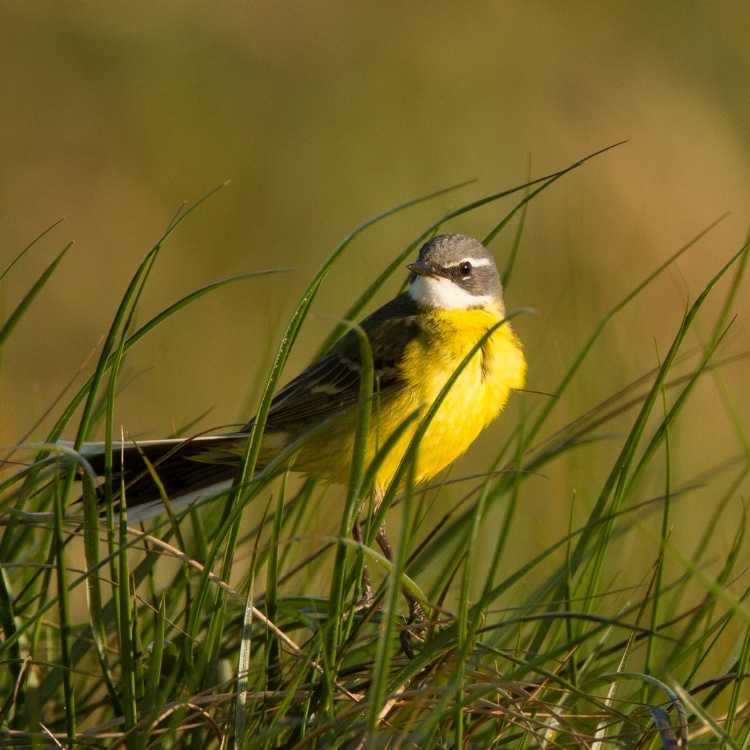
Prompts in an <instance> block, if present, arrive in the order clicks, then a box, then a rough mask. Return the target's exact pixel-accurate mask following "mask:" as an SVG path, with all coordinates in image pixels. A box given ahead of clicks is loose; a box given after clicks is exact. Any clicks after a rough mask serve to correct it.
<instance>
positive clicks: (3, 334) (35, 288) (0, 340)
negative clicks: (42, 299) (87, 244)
mask: <svg viewBox="0 0 750 750" xmlns="http://www.w3.org/2000/svg"><path fill="white" fill-rule="evenodd" d="M71 247H73V243H72V242H70V243H68V244H67V245H66V246H65V247H64V248H63V250H62V251H61V252H60V253H59V254H58V255H57V256H56V257H55V259H54V260H53V261H52V263H50V264H49V265H48V266H47V268H45V269H44V271H43V272H42V274H41V276H39V278H38V279H37V280H36V281H35V282H34V284H33V285H32V287H31V289H29V291H28V292H26V294H25V295H24V297H23V299H22V300H21V301H20V302H19V303H18V305H16V307H15V309H14V310H13V312H11V314H10V315H9V316H8V317H7V319H6V320H5V321H4V322H3V324H2V325H0V349H2V347H3V345H4V344H5V342H6V340H7V338H8V336H10V334H11V333H12V332H13V329H14V328H15V327H16V326H17V325H18V323H19V321H20V320H21V318H22V317H23V315H24V313H25V312H26V310H28V309H29V307H30V305H31V303H32V302H33V301H34V300H35V299H36V297H37V295H38V294H39V292H41V291H42V289H44V287H45V286H46V284H47V282H48V281H49V280H50V278H51V276H52V274H53V273H54V272H55V271H56V270H57V267H58V266H59V265H60V261H62V259H63V258H64V257H65V255H66V253H67V252H68V250H70V248H71Z"/></svg>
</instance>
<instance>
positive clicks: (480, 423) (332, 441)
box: [295, 309, 526, 490]
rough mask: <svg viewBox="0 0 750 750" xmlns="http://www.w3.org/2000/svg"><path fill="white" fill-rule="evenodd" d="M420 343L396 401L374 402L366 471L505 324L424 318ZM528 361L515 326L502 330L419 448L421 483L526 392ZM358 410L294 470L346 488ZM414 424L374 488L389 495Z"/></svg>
mask: <svg viewBox="0 0 750 750" xmlns="http://www.w3.org/2000/svg"><path fill="white" fill-rule="evenodd" d="M424 315H425V316H426V319H425V321H424V325H422V326H421V328H422V330H423V335H420V336H418V337H416V338H415V339H413V340H412V341H411V342H410V343H409V344H408V345H407V347H406V349H405V351H404V355H403V357H402V359H401V362H400V363H399V365H398V366H399V368H400V370H401V378H402V380H403V381H404V383H405V385H404V386H403V387H401V388H399V390H398V392H397V393H396V394H395V395H389V396H387V397H385V396H384V397H383V399H382V401H381V400H379V399H377V398H376V402H375V406H374V408H373V414H372V425H371V429H370V437H369V440H368V447H367V455H366V460H367V464H368V465H369V464H370V462H371V461H372V460H373V458H374V457H375V456H376V454H377V453H378V450H379V449H380V448H381V447H383V446H384V445H385V444H386V442H387V441H388V438H389V437H390V436H391V435H392V434H393V433H394V432H395V431H396V430H398V429H399V427H401V426H402V424H403V422H404V420H405V419H406V418H407V417H408V416H409V415H411V414H413V413H414V412H415V411H418V413H419V414H420V415H421V416H424V415H425V414H426V412H427V411H428V409H429V407H430V406H431V405H432V404H433V402H434V401H435V399H436V398H437V396H438V394H439V393H440V392H441V390H442V389H443V387H444V386H445V384H446V381H447V380H448V379H449V378H450V377H451V375H452V374H453V373H454V372H455V371H456V369H457V368H458V367H459V366H460V364H461V363H462V362H463V360H464V359H465V357H466V355H467V354H468V353H469V352H470V351H471V349H472V348H473V347H474V346H476V344H477V343H478V342H479V340H480V339H481V338H482V337H483V336H484V335H485V334H486V333H487V331H488V330H489V329H490V328H492V327H493V326H494V325H496V324H497V323H498V322H499V321H500V320H501V319H502V318H501V316H500V313H499V312H495V311H489V310H485V309H470V310H440V311H438V310H435V311H431V312H429V313H428V312H425V313H424ZM525 375H526V360H525V358H524V356H523V349H522V348H521V344H520V342H519V340H518V338H517V337H516V335H515V334H514V333H513V330H512V329H511V326H510V324H508V323H504V324H503V325H502V326H500V327H499V328H498V329H497V330H496V331H495V332H494V333H493V334H492V336H490V338H489V339H487V341H486V342H485V344H484V345H483V347H482V348H481V350H479V351H477V353H476V354H475V355H474V356H473V357H472V359H471V360H470V362H469V363H468V365H467V366H466V367H465V368H464V369H463V370H462V371H461V374H460V375H459V376H458V378H457V380H456V381H455V382H454V383H453V386H452V387H451V389H450V391H449V392H448V394H447V395H446V397H445V399H444V400H443V401H442V403H441V405H440V408H439V409H438V411H437V412H436V414H435V415H434V417H433V418H432V421H431V422H430V424H429V427H428V429H427V431H426V433H425V434H424V436H423V438H422V440H421V441H420V443H419V448H418V453H417V463H416V475H415V479H416V481H417V482H418V483H419V482H424V481H426V480H428V479H429V478H430V477H433V476H435V474H437V473H438V472H440V471H441V470H442V469H444V468H445V467H446V466H447V465H448V464H450V463H451V462H452V461H455V460H456V459H457V458H458V457H459V456H460V455H461V454H462V453H464V452H465V451H466V450H467V448H469V446H470V445H471V444H472V443H473V442H474V440H475V439H476V437H477V436H478V435H479V433H480V432H481V431H482V430H483V429H484V428H485V427H486V426H487V425H488V424H489V423H490V422H491V421H492V420H493V419H495V417H497V415H498V414H499V413H500V411H502V409H503V407H504V406H505V404H506V403H507V401H508V396H509V395H510V392H511V390H512V389H514V388H521V387H523V384H524V380H525ZM354 412H355V410H350V411H349V412H348V413H347V414H344V415H342V417H341V419H339V420H335V421H334V422H333V423H331V424H329V425H328V427H327V429H326V430H325V431H324V433H323V434H322V435H320V437H316V438H314V439H313V440H312V441H311V442H310V443H309V444H308V445H306V446H305V447H304V448H303V449H302V451H301V453H300V455H299V456H298V460H297V462H296V464H295V466H296V468H298V469H299V470H301V471H305V472H307V473H311V474H317V475H319V476H322V477H326V478H328V479H329V480H331V481H334V482H341V483H345V482H346V481H347V480H348V475H349V470H350V464H351V455H352V449H353V442H354V427H355V417H356V415H355V413H354ZM419 422H420V419H415V420H413V421H412V422H411V424H410V426H409V427H408V428H407V429H406V430H404V432H403V433H402V435H401V436H400V437H399V439H398V441H397V442H396V443H395V444H394V445H393V447H392V448H391V450H390V451H389V452H388V453H387V455H386V456H385V458H384V459H383V460H382V463H381V464H380V467H379V469H378V471H377V475H376V484H377V486H378V488H379V489H380V490H385V489H386V488H387V487H388V485H389V484H390V482H391V480H392V479H393V476H394V475H395V473H396V471H397V469H398V467H399V464H400V463H401V460H402V459H403V457H404V454H405V453H406V451H407V450H408V448H409V444H410V443H411V440H412V438H413V436H414V433H415V431H416V430H417V428H418V425H419Z"/></svg>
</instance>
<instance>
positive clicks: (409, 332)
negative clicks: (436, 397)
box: [267, 294, 421, 432]
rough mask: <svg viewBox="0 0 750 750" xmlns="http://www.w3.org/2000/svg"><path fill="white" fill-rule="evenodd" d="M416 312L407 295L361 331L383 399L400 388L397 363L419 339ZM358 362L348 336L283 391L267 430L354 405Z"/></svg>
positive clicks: (367, 320) (352, 335)
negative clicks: (415, 339)
mask: <svg viewBox="0 0 750 750" xmlns="http://www.w3.org/2000/svg"><path fill="white" fill-rule="evenodd" d="M420 321H421V317H420V316H419V315H418V308H417V307H416V305H415V304H414V302H413V301H412V300H411V298H410V297H408V296H407V295H405V294H402V295H400V296H398V297H396V298H395V299H394V300H392V301H391V302H389V303H387V304H386V305H384V306H383V307H381V308H380V309H379V310H377V311H376V312H375V313H373V314H372V315H371V316H369V317H368V318H365V319H364V320H363V321H362V323H361V325H362V328H363V329H364V331H365V333H366V334H367V337H368V338H369V340H370V346H371V347H372V353H373V360H374V367H375V379H376V388H377V390H378V392H379V393H380V394H381V395H385V394H387V393H388V392H390V391H393V390H395V389H398V388H399V387H400V386H401V385H403V376H402V374H401V371H400V368H399V363H400V361H401V358H402V356H403V352H404V349H405V347H406V346H407V344H409V342H410V341H412V340H413V339H414V338H415V337H417V336H419V335H420V333H421V328H420ZM361 364H362V363H361V357H360V350H359V341H358V339H357V335H356V334H355V333H354V332H353V331H350V332H349V333H347V334H345V335H344V336H342V337H341V339H339V341H338V342H337V343H336V344H335V345H334V347H333V348H332V349H331V351H330V352H329V353H328V354H326V355H325V356H324V357H323V358H322V359H320V360H318V361H317V362H315V363H313V364H312V365H310V366H309V367H308V368H307V369H306V370H303V372H301V373H300V374H299V375H298V376H297V377H296V378H295V379H294V380H292V381H291V382H290V383H288V384H287V385H286V386H285V387H284V388H282V389H281V390H280V391H279V393H278V394H277V395H276V397H275V398H274V400H273V403H272V404H271V411H270V413H269V416H268V426H267V430H269V431H271V432H275V431H281V432H283V431H290V430H294V428H295V427H298V426H299V425H300V424H301V423H305V424H307V425H308V426H310V422H311V421H314V420H316V419H324V418H327V417H330V416H332V415H334V414H336V413H339V412H341V411H344V410H345V409H348V408H350V407H352V406H353V405H354V404H356V403H357V400H358V398H359V380H360V371H361Z"/></svg>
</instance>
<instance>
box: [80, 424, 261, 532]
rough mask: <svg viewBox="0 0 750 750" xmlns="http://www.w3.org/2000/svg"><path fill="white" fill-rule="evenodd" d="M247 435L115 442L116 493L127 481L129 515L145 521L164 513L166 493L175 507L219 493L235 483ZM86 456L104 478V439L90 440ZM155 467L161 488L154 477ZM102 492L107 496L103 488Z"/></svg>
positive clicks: (131, 518)
mask: <svg viewBox="0 0 750 750" xmlns="http://www.w3.org/2000/svg"><path fill="white" fill-rule="evenodd" d="M245 439H247V435H244V434H242V433H237V434H230V435H207V436H201V437H196V438H191V439H182V438H178V439H169V440H146V441H144V442H142V443H132V442H129V443H124V444H123V443H113V445H112V480H113V484H112V489H113V495H114V497H115V498H117V497H119V494H120V487H121V483H122V480H124V484H125V499H126V503H127V508H128V518H129V520H133V521H139V520H145V519H146V518H151V517H152V516H156V515H159V514H160V513H162V512H164V510H165V509H164V505H163V502H162V491H163V492H164V493H165V494H166V496H167V497H168V498H169V500H170V502H171V504H172V505H173V506H174V507H175V508H182V507H185V506H186V505H189V504H191V503H194V502H196V501H197V500H200V499H202V498H205V497H210V496H213V495H216V494H219V493H220V492H222V491H223V490H224V489H227V488H228V487H229V486H230V485H231V483H232V479H233V478H234V476H235V473H236V471H237V467H238V466H239V461H240V455H241V446H242V445H243V443H244V440H245ZM81 454H82V455H83V456H84V458H86V459H87V460H88V462H89V463H90V464H91V466H92V468H93V469H94V472H95V473H96V474H97V476H102V477H103V476H104V474H105V465H104V464H105V452H104V443H86V444H84V445H83V446H82V448H81ZM149 464H150V465H151V470H149ZM152 471H153V473H154V474H156V475H157V477H158V482H159V484H161V486H162V487H161V488H160V487H159V484H157V482H156V481H154V477H153V476H152ZM99 491H100V494H102V495H103V492H102V488H101V487H100V489H99Z"/></svg>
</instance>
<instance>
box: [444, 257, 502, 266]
mask: <svg viewBox="0 0 750 750" xmlns="http://www.w3.org/2000/svg"><path fill="white" fill-rule="evenodd" d="M462 263H471V265H472V267H474V268H481V267H482V266H491V265H492V261H491V260H490V259H489V258H464V259H463V260H460V261H459V262H458V263H456V265H455V266H451V268H458V266H460V265H461V264H462Z"/></svg>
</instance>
